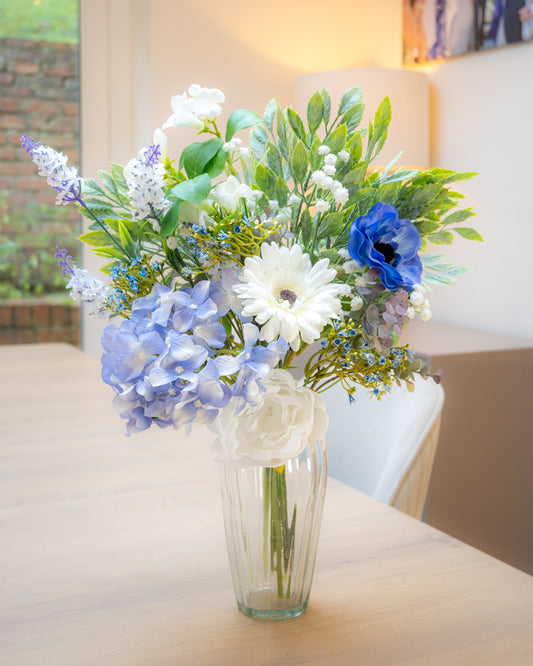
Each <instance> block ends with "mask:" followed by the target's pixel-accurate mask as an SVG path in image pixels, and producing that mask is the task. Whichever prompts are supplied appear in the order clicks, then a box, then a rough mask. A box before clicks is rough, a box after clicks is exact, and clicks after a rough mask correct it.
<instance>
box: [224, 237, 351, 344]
mask: <svg viewBox="0 0 533 666" xmlns="http://www.w3.org/2000/svg"><path fill="white" fill-rule="evenodd" d="M328 266H329V260H328V259H321V260H320V261H318V262H317V263H316V264H315V265H314V266H312V265H311V260H310V259H309V255H308V254H303V253H302V249H301V247H300V246H299V245H293V246H292V248H291V249H290V250H289V248H287V247H285V246H279V245H277V244H276V243H270V245H269V244H268V243H263V244H262V245H261V256H260V257H248V258H247V259H246V261H245V264H244V269H243V273H242V277H241V283H240V284H237V285H235V286H234V287H233V289H234V291H235V292H236V293H237V295H238V296H239V298H241V299H242V305H243V309H242V314H243V316H244V317H255V320H256V322H257V324H258V325H259V326H261V330H260V334H259V338H260V339H261V340H266V341H267V342H271V341H272V340H275V339H276V338H277V337H278V336H279V335H281V337H282V338H284V339H285V340H286V341H287V342H288V343H289V345H290V346H291V348H292V349H293V350H294V351H298V350H299V348H300V340H303V341H304V342H306V343H308V344H310V343H311V342H313V341H314V340H318V338H319V337H320V334H321V331H322V329H323V328H324V326H325V325H326V324H330V323H331V320H332V319H338V318H339V315H340V313H341V303H340V300H339V298H338V296H339V294H340V293H343V288H344V285H342V284H331V282H332V280H334V279H335V276H336V274H337V273H336V271H335V269H334V268H328Z"/></svg>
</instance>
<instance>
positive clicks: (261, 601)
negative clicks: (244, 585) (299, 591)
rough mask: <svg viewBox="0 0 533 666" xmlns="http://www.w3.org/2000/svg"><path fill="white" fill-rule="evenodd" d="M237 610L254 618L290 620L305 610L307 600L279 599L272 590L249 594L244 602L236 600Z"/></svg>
mask: <svg viewBox="0 0 533 666" xmlns="http://www.w3.org/2000/svg"><path fill="white" fill-rule="evenodd" d="M237 606H238V607H239V610H240V611H241V612H242V613H244V614H245V615H247V616H248V617H253V618H254V619H256V620H274V621H275V620H290V619H291V618H293V617H298V616H299V615H301V614H302V613H304V612H305V609H306V608H307V601H306V602H301V603H297V602H295V600H294V599H280V598H279V597H278V596H277V595H274V594H272V592H270V591H269V592H265V591H261V592H256V593H254V594H251V595H250V596H249V598H248V599H247V603H246V604H242V603H240V602H237Z"/></svg>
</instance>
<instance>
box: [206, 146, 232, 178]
mask: <svg viewBox="0 0 533 666" xmlns="http://www.w3.org/2000/svg"><path fill="white" fill-rule="evenodd" d="M227 159H228V153H227V152H226V151H225V150H223V149H222V148H219V149H218V150H217V152H216V153H215V155H214V157H212V158H211V159H210V160H209V162H208V163H207V164H206V165H205V167H204V173H206V174H207V175H208V176H209V177H210V178H216V177H217V176H220V174H221V173H222V172H223V171H224V166H225V165H226V160H227Z"/></svg>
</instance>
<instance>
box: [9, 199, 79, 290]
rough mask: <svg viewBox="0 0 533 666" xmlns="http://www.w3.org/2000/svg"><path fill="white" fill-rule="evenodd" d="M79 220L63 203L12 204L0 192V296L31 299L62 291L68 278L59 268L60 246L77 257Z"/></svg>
mask: <svg viewBox="0 0 533 666" xmlns="http://www.w3.org/2000/svg"><path fill="white" fill-rule="evenodd" d="M76 226H77V221H76V220H73V218H72V215H70V217H69V211H68V209H67V208H65V207H63V206H54V205H44V204H37V203H34V202H32V203H30V204H28V205H27V206H25V207H22V206H12V205H10V204H9V200H8V193H7V192H6V191H0V238H1V239H2V242H1V244H0V298H2V299H8V298H32V297H35V296H43V295H46V294H54V293H57V292H63V290H64V288H65V279H64V278H63V276H62V275H61V271H60V270H58V267H57V259H55V257H54V252H55V250H54V248H55V246H56V245H59V246H60V247H62V248H66V249H67V250H68V251H69V253H70V254H71V256H73V257H76V255H77V251H78V247H77V243H76V241H75V240H74V236H75V228H76Z"/></svg>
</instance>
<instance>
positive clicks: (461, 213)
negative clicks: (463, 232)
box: [442, 208, 475, 225]
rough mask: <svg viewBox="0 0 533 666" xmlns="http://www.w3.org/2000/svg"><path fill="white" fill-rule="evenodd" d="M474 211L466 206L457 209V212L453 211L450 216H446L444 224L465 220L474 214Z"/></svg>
mask: <svg viewBox="0 0 533 666" xmlns="http://www.w3.org/2000/svg"><path fill="white" fill-rule="evenodd" d="M474 214H475V213H474V211H473V210H472V209H471V208H465V209H463V210H456V211H455V213H451V214H450V215H448V217H446V218H444V220H443V221H442V223H443V224H446V225H447V224H457V223H458V222H464V221H465V220H468V218H469V217H472V216H473V215H474Z"/></svg>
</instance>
